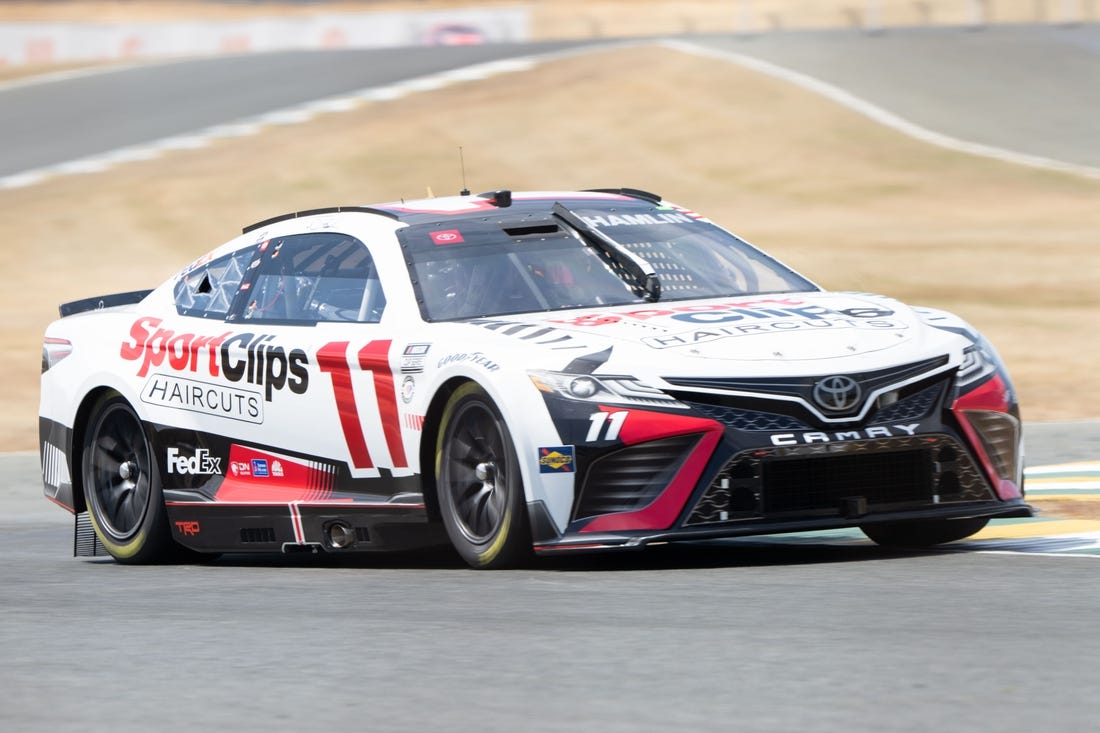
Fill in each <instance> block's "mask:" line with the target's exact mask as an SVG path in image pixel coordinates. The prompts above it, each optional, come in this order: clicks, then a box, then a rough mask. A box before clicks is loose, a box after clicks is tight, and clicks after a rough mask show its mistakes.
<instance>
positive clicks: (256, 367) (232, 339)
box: [119, 317, 309, 402]
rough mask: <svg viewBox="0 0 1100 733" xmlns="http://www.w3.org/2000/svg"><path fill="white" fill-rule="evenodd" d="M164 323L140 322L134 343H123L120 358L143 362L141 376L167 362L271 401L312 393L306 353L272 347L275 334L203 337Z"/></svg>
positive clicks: (147, 319) (149, 319)
mask: <svg viewBox="0 0 1100 733" xmlns="http://www.w3.org/2000/svg"><path fill="white" fill-rule="evenodd" d="M161 323H162V321H161V319H160V318H152V317H144V318H139V319H138V320H136V321H134V323H133V325H132V326H131V327H130V339H129V340H128V341H124V342H123V343H122V348H121V349H120V351H119V355H120V356H121V357H122V358H123V359H126V360H128V361H140V362H141V366H140V367H139V368H138V372H137V375H138V376H139V377H144V376H146V375H147V374H148V373H149V370H150V369H151V368H153V367H159V366H161V365H163V364H165V362H167V364H168V367H169V368H171V369H173V370H175V371H178V372H184V371H189V372H192V373H204V374H209V375H210V376H211V377H214V378H223V377H224V378H225V379H227V380H228V381H230V382H241V383H244V384H250V385H253V386H255V387H262V388H263V391H264V399H265V401H267V402H270V401H271V398H272V395H273V394H274V393H275V392H277V391H281V390H283V389H289V390H290V391H291V392H293V393H294V394H305V392H306V390H307V389H309V369H308V366H309V357H308V356H307V355H306V352H304V351H302V350H301V349H289V350H288V349H286V348H285V347H283V346H279V345H275V344H273V343H271V342H272V341H274V340H275V337H274V336H271V335H267V334H255V333H237V334H234V333H233V332H232V331H227V332H225V333H222V334H219V335H217V336H199V335H198V334H194V333H177V332H176V331H173V330H171V329H168V328H162V327H161Z"/></svg>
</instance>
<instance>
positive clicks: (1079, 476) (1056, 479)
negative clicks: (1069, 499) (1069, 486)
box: [1027, 473, 1100, 484]
mask: <svg viewBox="0 0 1100 733" xmlns="http://www.w3.org/2000/svg"><path fill="white" fill-rule="evenodd" d="M1090 479H1091V480H1092V481H1093V482H1097V480H1098V479H1100V477H1095V475H1086V474H1085V473H1075V474H1073V475H1070V474H1066V475H1041V477H1029V478H1027V483H1041V484H1047V483H1069V482H1071V481H1088V480H1090Z"/></svg>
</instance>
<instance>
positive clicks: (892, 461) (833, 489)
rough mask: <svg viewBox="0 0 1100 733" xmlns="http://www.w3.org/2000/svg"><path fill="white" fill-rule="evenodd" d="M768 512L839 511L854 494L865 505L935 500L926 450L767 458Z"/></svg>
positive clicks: (766, 494) (930, 461)
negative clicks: (780, 458)
mask: <svg viewBox="0 0 1100 733" xmlns="http://www.w3.org/2000/svg"><path fill="white" fill-rule="evenodd" d="M763 482H764V486H765V487H766V488H765V491H764V494H763V496H764V514H766V515H769V514H780V513H784V512H807V511H809V512H815V511H836V510H839V509H841V508H842V507H844V506H845V504H844V503H845V502H847V501H848V500H851V499H856V500H859V499H862V500H863V501H865V502H866V504H867V506H875V505H880V504H896V503H905V502H920V501H929V502H930V501H931V500H932V456H931V454H930V453H929V451H927V450H908V451H898V452H893V453H871V454H869V455H852V456H830V457H825V458H803V459H800V460H798V459H796V460H786V461H771V462H768V463H765V464H764V475H763Z"/></svg>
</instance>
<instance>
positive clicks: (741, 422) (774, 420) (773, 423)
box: [684, 402, 813, 431]
mask: <svg viewBox="0 0 1100 733" xmlns="http://www.w3.org/2000/svg"><path fill="white" fill-rule="evenodd" d="M684 404H686V405H687V406H688V407H691V408H692V409H694V410H696V411H697V412H699V413H702V414H703V415H705V416H706V417H709V418H710V419H711V420H717V421H718V422H720V423H722V424H723V425H725V426H726V427H728V428H733V429H734V430H754V431H766V430H798V431H804V430H812V429H813V428H811V427H810V426H809V425H807V424H806V423H804V422H802V421H801V420H799V419H798V418H796V417H791V416H790V415H779V414H777V413H774V412H761V411H759V410H742V409H739V408H736V407H726V406H724V405H711V404H707V403H705V402H684Z"/></svg>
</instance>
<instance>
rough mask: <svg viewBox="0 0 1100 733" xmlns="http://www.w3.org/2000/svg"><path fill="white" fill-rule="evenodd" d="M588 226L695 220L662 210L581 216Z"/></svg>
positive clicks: (687, 222) (686, 222)
mask: <svg viewBox="0 0 1100 733" xmlns="http://www.w3.org/2000/svg"><path fill="white" fill-rule="evenodd" d="M581 218H582V219H584V221H585V222H586V223H587V224H588V226H590V227H596V228H597V229H598V228H607V227H623V226H639V225H648V224H694V223H695V222H696V221H697V220H696V219H692V218H691V217H690V216H686V215H685V214H680V213H674V212H672V211H662V212H661V213H659V214H609V215H607V216H597V215H592V216H582V217H581Z"/></svg>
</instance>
